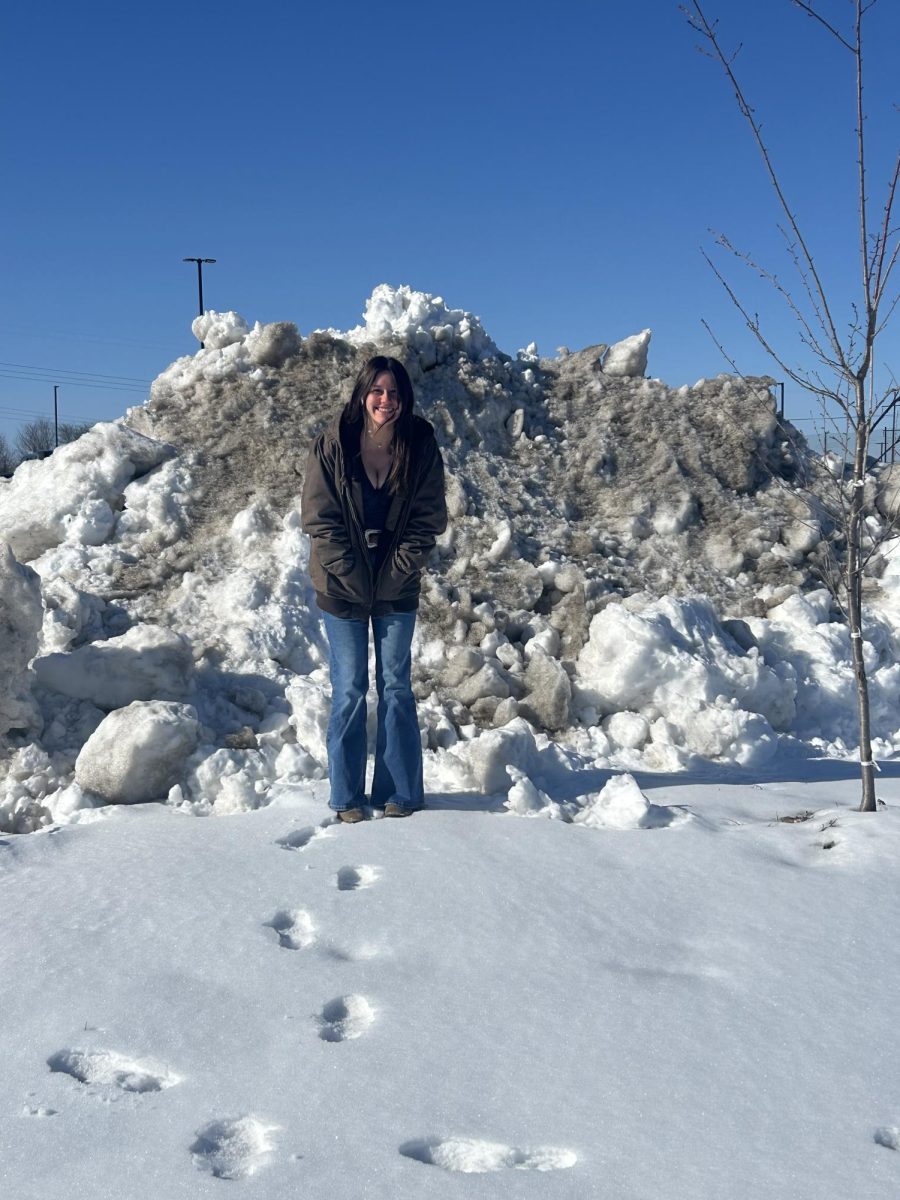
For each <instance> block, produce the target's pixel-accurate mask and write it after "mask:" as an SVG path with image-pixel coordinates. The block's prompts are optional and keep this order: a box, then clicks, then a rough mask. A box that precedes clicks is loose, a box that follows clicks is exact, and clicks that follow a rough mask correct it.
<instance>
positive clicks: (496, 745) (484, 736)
mask: <svg viewBox="0 0 900 1200" xmlns="http://www.w3.org/2000/svg"><path fill="white" fill-rule="evenodd" d="M446 754H447V757H448V759H450V758H451V757H452V758H455V759H457V760H459V761H460V762H461V763H462V764H463V766H464V768H465V772H464V779H465V784H464V786H470V787H473V788H475V789H477V790H478V791H480V792H487V793H488V794H489V795H496V794H497V793H499V792H506V791H508V789H509V775H508V773H507V767H509V766H515V767H518V768H519V769H520V770H521V771H523V772H524V773H525V774H526V775H529V776H533V775H534V774H535V772H536V770H537V765H538V753H537V745H536V743H535V740H534V734H533V733H532V732H531V729H530V727H529V726H528V724H527V722H525V721H523V720H522V718H521V717H516V718H515V720H513V721H510V722H509V724H508V725H504V726H503V728H502V729H489V730H485V731H484V732H483V733H481V734H479V735H478V737H475V738H473V739H472V740H471V741H468V742H461V743H458V744H457V745H455V746H451V747H450V749H449V750H447V751H446Z"/></svg>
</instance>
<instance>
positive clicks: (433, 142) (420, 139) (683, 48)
mask: <svg viewBox="0 0 900 1200" xmlns="http://www.w3.org/2000/svg"><path fill="white" fill-rule="evenodd" d="M707 6H708V11H709V12H710V13H711V14H712V13H716V14H718V15H719V17H720V28H721V30H722V33H723V37H724V39H725V41H726V42H728V43H729V44H736V43H737V42H739V41H740V42H743V49H742V51H741V55H740V58H739V63H740V65H741V68H742V70H743V72H744V75H745V79H746V86H747V89H748V91H749V93H750V95H751V97H752V98H753V99H754V101H755V103H756V106H757V110H758V111H759V113H760V115H761V116H762V117H763V119H764V121H765V126H766V133H767V135H768V136H769V137H770V140H771V144H772V150H773V153H774V155H775V157H776V160H777V162H778V163H779V165H780V166H781V167H782V169H783V172H784V176H785V180H786V183H787V185H788V189H789V191H790V193H791V195H792V196H793V197H794V200H795V204H796V207H797V209H798V211H799V213H800V216H801V219H802V220H803V221H804V222H805V223H806V225H807V227H808V229H809V234H810V240H811V241H812V243H813V246H814V247H815V249H816V252H817V253H818V255H819V256H820V260H821V264H822V266H823V269H824V271H825V274H826V277H827V278H828V279H829V281H830V282H831V283H832V284H833V285H834V286H835V288H836V290H838V291H839V292H840V295H841V296H842V297H844V296H847V295H849V292H850V288H851V287H855V286H856V282H857V275H858V267H857V255H858V251H857V246H856V243H855V240H854V233H853V223H852V222H853V204H854V199H855V178H854V168H853V157H852V155H853V144H852V134H853V113H852V99H853V97H852V79H851V76H850V74H849V73H848V70H847V68H848V66H849V55H846V52H842V51H840V50H839V49H838V48H837V47H835V46H833V45H832V44H830V43H829V42H828V40H827V39H826V38H825V37H824V36H822V35H821V34H820V33H819V32H818V31H817V30H816V29H815V28H814V26H813V23H812V22H811V21H810V20H809V19H808V18H806V17H804V16H803V14H802V13H800V12H798V11H797V10H796V9H794V8H792V6H791V4H790V3H789V0H757V3H755V4H753V5H748V4H746V2H745V0H707ZM821 8H822V11H823V12H824V13H827V14H829V15H831V16H834V17H839V18H841V19H845V18H846V16H848V15H849V14H850V11H851V6H850V5H849V4H848V3H847V0H821ZM751 10H752V16H748V13H750V11H751ZM4 27H5V28H4V32H5V37H4V43H5V53H4V62H3V71H2V79H0V89H2V91H3V93H4V111H5V117H6V119H5V121H4V126H5V133H4V135H3V141H4V143H5V144H4V154H3V161H4V163H5V166H6V170H5V171H4V185H3V189H2V194H0V210H2V213H3V227H4V229H5V231H6V238H5V251H4V255H3V263H2V274H3V281H4V287H3V289H2V313H0V318H2V319H0V363H2V364H4V365H2V366H0V432H2V433H5V434H6V436H7V437H8V438H10V437H11V436H12V435H13V434H14V432H15V428H16V421H17V420H24V419H26V415H27V414H30V413H45V414H48V415H49V414H52V387H51V383H52V382H53V381H54V379H58V381H59V382H61V383H62V384H63V386H62V388H61V392H60V400H61V413H62V416H63V418H68V419H100V418H109V417H112V416H116V415H119V414H120V413H121V412H122V411H124V408H125V407H126V406H128V405H129V404H133V403H139V402H140V400H141V394H140V392H139V391H135V392H128V393H122V392H118V391H114V390H101V389H91V388H82V387H75V386H71V385H70V384H67V383H65V382H64V381H65V380H66V379H74V378H77V377H76V376H74V375H72V372H85V373H88V372H92V373H99V374H102V375H104V376H127V377H130V378H132V379H134V380H149V379H151V378H152V377H153V376H154V375H156V374H157V373H158V372H159V371H160V370H162V368H163V367H165V366H166V365H167V364H168V363H169V362H170V361H171V360H172V359H174V358H176V357H178V356H179V355H181V354H185V353H192V352H193V351H194V350H195V349H196V348H197V344H196V342H195V341H194V339H193V337H192V335H191V333H190V321H191V319H192V318H193V316H194V315H195V308H196V274H195V270H194V268H193V266H190V265H187V264H184V263H182V258H183V257H184V256H186V255H202V256H205V257H211V258H216V259H217V262H216V264H215V265H214V266H212V267H209V268H207V269H206V272H205V276H204V283H205V299H206V303H207V307H210V308H216V309H220V310H221V309H236V310H237V311H238V312H240V313H242V314H243V315H244V316H245V317H246V318H247V319H248V320H250V321H251V322H252V321H253V320H255V319H259V320H262V321H271V320H292V321H295V322H296V323H297V324H298V326H299V327H300V329H301V331H302V332H304V333H305V332H308V331H309V330H311V329H313V328H316V327H320V326H329V325H332V326H337V327H338V328H348V327H349V326H351V325H354V324H356V323H357V322H358V321H359V319H360V316H361V312H362V307H363V303H364V301H365V298H366V297H367V296H368V294H369V293H370V291H371V289H372V287H373V286H374V285H375V284H377V283H380V282H388V283H393V284H399V283H407V284H410V285H411V286H413V287H415V288H418V289H421V290H423V291H428V292H432V293H436V294H439V295H442V296H443V297H444V299H445V300H446V301H447V303H448V304H450V305H452V306H454V307H460V308H466V309H469V310H471V311H473V312H475V313H476V314H478V315H479V316H480V317H481V318H482V320H483V322H484V325H485V327H486V329H487V330H488V332H489V333H490V334H491V335H492V336H493V338H494V339H495V341H497V342H498V344H499V345H500V346H501V348H502V349H504V350H506V351H508V352H510V353H514V352H515V350H516V349H517V348H519V347H520V346H524V345H525V344H526V343H528V342H529V341H532V340H535V341H537V343H538V347H539V349H540V350H541V351H542V352H543V353H552V352H553V351H554V350H555V348H556V347H557V346H559V345H562V344H566V345H568V346H570V347H571V348H573V349H576V348H579V347H581V346H584V345H589V344H591V343H595V342H600V341H606V342H611V341H614V340H617V339H619V338H621V337H624V336H626V335H628V334H630V333H633V332H635V331H637V330H639V329H642V328H644V327H646V326H649V327H650V328H652V330H653V343H652V346H651V356H650V372H651V374H653V375H656V376H659V377H661V378H663V379H665V380H666V381H667V382H669V383H671V384H673V385H678V384H682V383H689V382H693V381H694V380H696V379H697V378H699V377H700V376H704V375H714V374H716V373H718V372H719V371H720V370H725V369H727V367H726V364H725V363H724V362H723V360H722V358H721V356H720V354H719V352H718V350H717V349H716V347H715V345H714V344H713V343H712V342H711V340H710V338H709V335H708V334H707V333H706V332H705V330H704V329H703V327H702V325H701V323H700V321H701V317H705V318H706V319H707V320H709V321H710V322H711V323H712V324H713V325H714V326H715V328H716V330H717V332H718V334H719V335H720V337H721V339H722V340H723V341H724V343H725V344H726V347H727V349H728V350H729V352H730V353H732V354H733V355H734V356H735V357H736V359H737V362H738V365H739V367H740V369H741V370H742V371H744V372H745V373H761V372H768V371H771V372H772V373H773V374H777V373H778V372H777V370H776V369H775V368H774V367H772V366H771V364H769V363H768V362H767V360H766V359H765V358H764V356H763V355H762V353H761V351H759V350H758V349H757V348H756V347H755V343H753V342H752V340H751V339H750V338H749V335H747V334H746V332H745V331H743V330H742V328H741V322H740V319H739V317H738V316H737V314H736V313H734V312H733V311H732V310H731V308H730V306H729V303H728V301H727V300H726V299H725V298H724V297H723V294H722V292H721V290H720V288H719V285H718V284H717V283H716V282H715V280H714V279H713V277H712V276H711V274H710V271H709V268H708V267H707V266H706V264H705V263H704V262H703V259H702V257H701V255H700V247H701V246H702V245H704V244H706V245H707V246H708V245H709V244H710V239H709V236H708V234H707V229H708V228H709V227H710V226H712V227H715V228H717V229H722V230H724V231H726V232H728V233H729V234H730V235H731V237H732V238H733V239H734V240H735V241H736V242H738V243H739V244H740V245H742V246H745V247H747V248H748V249H752V250H753V251H754V252H756V253H757V254H758V255H760V256H761V257H762V258H763V259H764V260H765V261H768V262H772V263H773V264H774V265H776V266H779V267H780V266H781V265H782V264H781V259H780V258H778V257H776V255H777V251H778V238H777V234H776V233H775V230H774V223H775V219H776V212H775V209H774V207H773V203H772V200H771V197H770V195H769V193H768V191H767V188H766V185H765V183H764V180H763V177H762V173H761V167H760V163H759V161H758V157H757V154H756V151H755V150H754V148H753V146H752V145H751V143H750V140H749V136H748V134H747V131H746V130H745V128H744V126H743V125H742V122H741V118H740V117H739V115H738V114H737V111H736V109H735V107H734V104H733V102H732V99H731V97H730V94H729V91H728V88H727V84H726V82H725V80H724V78H723V77H722V75H721V71H720V70H719V69H718V68H717V67H716V66H715V65H714V64H713V63H712V62H710V61H709V60H707V59H705V58H703V57H702V56H701V55H700V54H698V53H697V51H696V49H695V46H696V45H697V42H698V38H697V36H696V35H695V34H694V33H693V32H692V31H691V30H690V29H689V28H688V27H687V24H686V21H685V19H684V17H683V16H682V14H681V13H680V12H679V10H678V5H677V3H676V2H675V0H626V2H625V3H613V2H606V3H599V2H597V0H593V2H590V0H584V2H572V0H557V3H555V4H552V5H548V4H546V3H537V2H536V0H517V2H515V3H514V2H512V0H508V2H507V0H499V2H491V0H487V2H485V0H481V2H480V3H477V4H476V3H471V2H470V0H456V2H455V3H454V4H452V5H426V4H422V3H421V0H418V2H416V3H413V2H411V0H399V2H394V3H386V4H382V5H379V6H375V5H372V4H371V3H357V2H356V0H347V2H345V3H343V4H339V5H326V4H308V3H272V2H270V0H260V2H259V3H257V4H255V5H247V4H240V5H238V4H235V3H231V2H230V0H221V2H220V3H218V4H216V5H213V6H201V5H185V4H181V3H179V4H174V3H172V2H171V0H160V2H158V3H156V4H153V5H140V6H132V5H124V4H122V3H121V2H120V0H116V3H111V2H109V0H92V2H89V3H87V4H83V5H74V4H73V5H63V4H61V3H59V2H57V3H53V4H51V3H47V2H45V0H33V2H32V3H30V4H28V5H24V4H23V5H17V6H15V8H14V9H13V10H11V11H10V12H9V13H8V14H7V16H6V18H5V22H4ZM898 44H900V5H898V4H896V3H895V0H881V3H880V4H879V5H878V6H877V7H876V9H875V11H874V13H873V18H872V38H871V43H870V45H871V53H870V58H869V67H870V72H871V75H870V77H871V81H872V83H871V87H870V90H869V99H870V110H871V113H872V118H871V122H870V128H871V132H872V134H873V142H872V159H871V166H872V179H871V183H872V188H873V190H875V189H876V188H877V187H879V186H880V185H882V184H883V181H884V179H885V177H886V175H887V173H888V159H889V158H890V156H891V152H892V151H894V150H895V149H896V146H897V143H898V128H900V117H898V115H897V114H896V113H895V112H893V111H892V110H891V108H890V103H891V101H892V100H896V99H898V98H900V96H898V94H897V90H895V91H894V92H893V93H892V91H891V87H892V85H893V80H894V79H896V61H895V54H896V47H897V45H898ZM844 57H846V58H847V60H848V61H847V62H844V61H843V58H844ZM735 279H736V280H737V281H738V282H742V283H743V284H746V285H747V292H746V294H747V295H748V297H749V299H750V303H751V304H752V305H753V306H754V307H757V308H758V309H759V311H760V312H761V313H762V314H763V315H764V316H767V317H768V323H769V327H770V328H771V329H772V330H773V331H774V335H775V337H776V339H778V340H779V343H780V345H782V346H786V347H788V348H789V349H788V353H790V354H792V355H793V357H794V358H796V352H794V351H793V350H792V349H790V347H791V346H792V344H793V343H792V339H793V337H794V334H793V329H792V327H791V325H790V322H789V321H787V320H786V319H785V318H784V315H783V312H782V310H781V309H780V308H779V307H778V305H777V303H776V301H775V300H774V298H773V297H772V295H771V294H770V293H769V292H768V291H766V290H759V289H758V288H756V286H755V285H754V282H753V280H752V278H750V277H747V278H744V277H743V276H742V275H741V274H740V272H738V274H737V275H736V276H735ZM843 315H846V309H844V310H843V312H842V316H843ZM897 348H898V338H897V336H896V335H895V336H894V337H893V338H892V340H891V341H890V342H888V341H887V340H886V341H885V342H884V343H883V345H882V347H881V352H880V354H879V360H880V364H881V363H884V362H887V363H889V364H890V365H891V366H892V367H893V369H894V371H896V372H897V374H898V375H900V354H898V353H896V350H897ZM7 364H24V365H26V366H28V367H39V368H48V372H47V375H48V377H47V379H46V380H43V381H35V380H34V379H32V380H25V379H17V378H12V377H11V376H12V375H15V374H22V375H27V374H29V372H27V371H23V370H20V369H18V368H17V367H10V366H8V365H7ZM108 382H111V383H114V382H115V381H108ZM134 386H135V387H136V388H140V387H141V385H140V384H139V383H137V384H135V385H134ZM806 410H807V404H806V401H804V400H802V399H801V398H800V397H799V396H796V397H795V396H792V395H791V392H790V390H789V393H788V412H789V414H790V413H791V411H794V412H795V413H797V414H799V413H800V412H804V411H806Z"/></svg>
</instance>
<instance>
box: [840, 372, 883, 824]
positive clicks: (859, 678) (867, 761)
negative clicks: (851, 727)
mask: <svg viewBox="0 0 900 1200" xmlns="http://www.w3.org/2000/svg"><path fill="white" fill-rule="evenodd" d="M861 390H862V389H861V387H860V393H861ZM859 398H860V401H862V395H861V394H860V396H859ZM858 407H859V406H858ZM859 418H861V419H862V424H858V425H857V428H856V446H855V453H854V456H853V480H852V485H853V495H852V497H851V500H850V512H849V520H848V522H847V534H848V537H847V612H848V615H849V618H850V654H851V657H852V660H853V674H854V676H855V678H856V704H857V711H858V713H859V771H860V776H861V778H862V799H861V800H860V805H859V811H860V812H875V810H876V808H877V805H876V802H875V764H874V762H873V761H872V736H871V732H870V726H869V681H868V678H867V676H866V664H865V659H864V657H863V639H862V563H861V561H860V555H861V546H860V538H861V527H862V516H863V480H864V479H865V477H866V450H867V438H866V434H867V432H868V427H867V426H866V425H865V408H864V406H863V408H862V411H861V412H860V411H858V419H859Z"/></svg>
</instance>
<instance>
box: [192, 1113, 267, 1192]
mask: <svg viewBox="0 0 900 1200" xmlns="http://www.w3.org/2000/svg"><path fill="white" fill-rule="evenodd" d="M278 1128H279V1127H278V1126H277V1125H267V1124H265V1123H264V1122H262V1121H260V1120H258V1119H257V1118H256V1117H238V1118H236V1119H227V1120H223V1121H212V1122H210V1124H209V1125H205V1126H204V1127H203V1129H201V1130H199V1132H198V1133H197V1140H196V1141H195V1142H194V1144H193V1145H192V1146H191V1157H192V1158H193V1160H194V1165H195V1166H196V1167H197V1168H198V1170H201V1171H209V1173H210V1174H211V1175H212V1176H214V1177H215V1178H216V1179H246V1178H247V1176H248V1175H253V1174H255V1173H256V1172H257V1171H258V1170H259V1169H260V1167H262V1166H265V1164H266V1163H267V1162H268V1161H269V1159H270V1158H271V1153H272V1151H273V1150H274V1148H275V1143H274V1142H273V1140H272V1136H271V1135H272V1134H273V1133H275V1132H276V1131H277V1129H278Z"/></svg>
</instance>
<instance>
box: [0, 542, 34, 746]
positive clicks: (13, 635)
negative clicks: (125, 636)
mask: <svg viewBox="0 0 900 1200" xmlns="http://www.w3.org/2000/svg"><path fill="white" fill-rule="evenodd" d="M43 619H44V610H43V605H42V604H41V580H40V576H39V575H38V574H37V572H36V571H32V569H31V567H26V566H23V564H22V563H20V562H17V561H16V556H15V555H14V554H13V552H12V550H11V549H10V547H9V546H8V545H7V544H6V543H5V542H2V541H0V737H2V736H3V735H4V734H5V733H8V731H9V730H10V729H31V728H33V727H34V726H35V725H38V724H39V718H38V716H37V711H36V708H35V704H34V701H33V700H32V699H31V696H30V693H29V687H28V664H29V662H30V661H31V659H32V658H33V657H34V655H35V653H36V652H37V648H38V635H39V634H40V631H41V624H42V622H43Z"/></svg>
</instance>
